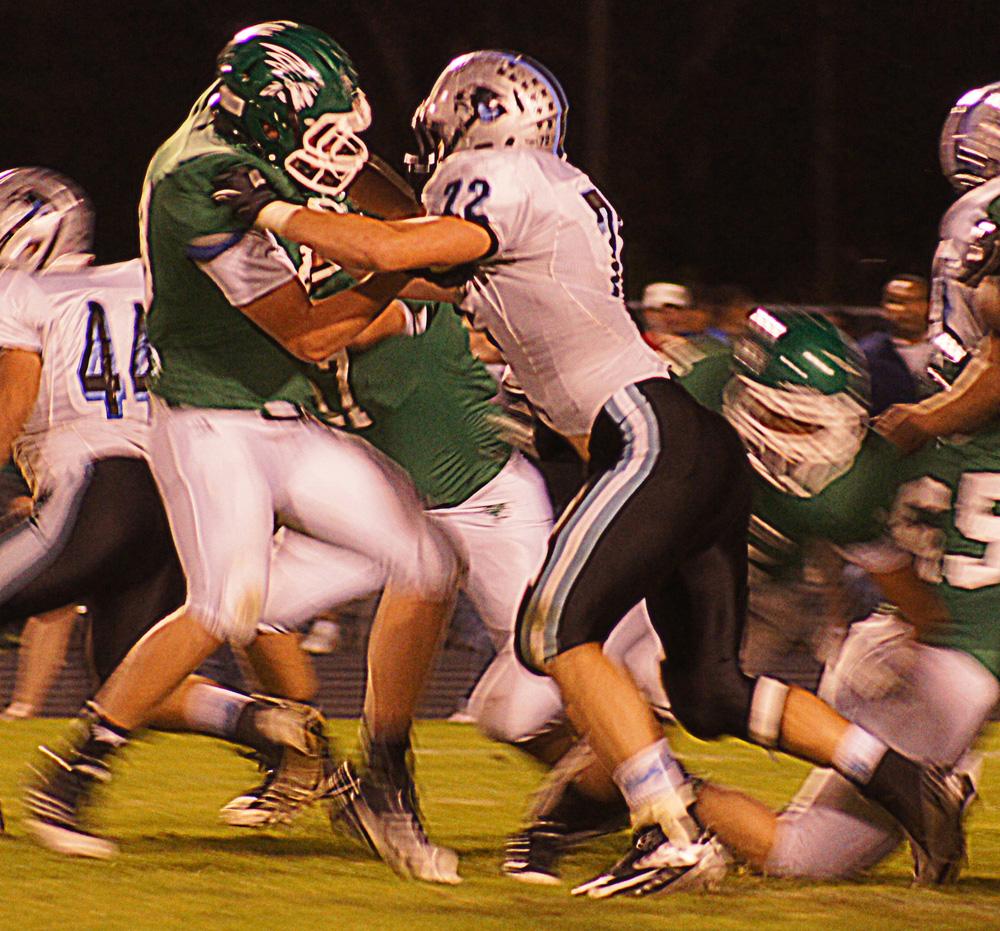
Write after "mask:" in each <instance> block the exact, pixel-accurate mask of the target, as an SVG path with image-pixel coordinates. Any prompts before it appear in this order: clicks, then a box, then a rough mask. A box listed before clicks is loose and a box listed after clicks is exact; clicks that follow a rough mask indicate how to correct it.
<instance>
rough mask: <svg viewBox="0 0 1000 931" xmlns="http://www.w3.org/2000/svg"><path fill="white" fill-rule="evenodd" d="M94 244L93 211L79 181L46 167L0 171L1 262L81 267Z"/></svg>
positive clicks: (21, 265) (35, 267) (18, 265)
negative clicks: (78, 183)
mask: <svg viewBox="0 0 1000 931" xmlns="http://www.w3.org/2000/svg"><path fill="white" fill-rule="evenodd" d="M93 242H94V210H93V207H91V204H90V200H89V198H88V197H87V195H86V194H85V193H84V192H83V190H82V189H81V188H80V187H79V186H78V185H77V184H76V182H75V181H71V180H70V179H69V178H67V177H66V176H65V175H61V174H59V173H58V172H56V171H52V170H51V169H48V168H11V169H9V170H7V171H4V172H0V266H6V265H10V266H14V267H16V268H20V269H24V270H25V271H29V272H37V271H42V270H47V269H52V268H60V267H66V268H69V267H77V266H79V265H81V264H85V263H86V262H88V261H90V259H91V258H92V256H91V253H92V252H93Z"/></svg>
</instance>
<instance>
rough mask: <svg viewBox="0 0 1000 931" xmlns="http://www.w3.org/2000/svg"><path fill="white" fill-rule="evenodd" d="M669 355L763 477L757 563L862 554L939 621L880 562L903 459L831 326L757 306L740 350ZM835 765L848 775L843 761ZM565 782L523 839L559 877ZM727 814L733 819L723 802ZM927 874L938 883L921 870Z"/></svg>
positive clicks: (754, 548) (907, 604) (909, 602)
mask: <svg viewBox="0 0 1000 931" xmlns="http://www.w3.org/2000/svg"><path fill="white" fill-rule="evenodd" d="M661 352H662V353H663V355H664V358H666V360H667V361H668V363H669V364H670V367H671V371H672V372H673V373H674V374H675V375H676V377H677V378H678V379H679V380H680V382H681V383H682V384H683V385H684V386H685V388H686V389H687V390H688V391H689V392H690V393H692V395H693V396H694V397H695V398H696V399H697V400H699V401H700V402H701V403H703V404H704V405H706V406H707V407H710V408H713V409H721V410H722V411H723V412H724V413H725V415H726V417H727V419H728V420H729V421H730V423H732V424H733V425H734V426H735V427H736V429H737V431H738V432H739V433H740V435H741V438H742V439H743V442H744V446H745V447H746V449H747V454H748V457H749V459H750V462H751V464H752V466H753V470H754V483H753V514H752V517H751V523H750V534H749V546H750V555H751V560H752V561H753V562H754V563H755V564H756V565H758V566H759V567H761V568H762V569H763V570H765V571H766V572H768V573H775V574H783V573H787V572H788V571H789V569H790V567H792V566H794V565H796V564H797V563H798V562H799V561H800V560H801V558H802V554H803V551H804V549H805V547H806V546H807V544H809V543H810V542H811V541H814V540H821V539H822V540H827V541H830V542H832V543H834V544H836V545H838V546H839V547H841V548H844V549H846V548H847V547H849V546H852V545H853V546H856V547H857V548H858V549H859V551H860V555H859V558H860V557H865V558H867V560H868V568H869V569H870V570H871V571H872V572H873V574H874V575H875V576H876V578H877V580H878V582H879V584H880V585H881V586H882V587H883V589H885V590H886V592H887V594H889V595H890V597H895V598H896V599H897V600H898V601H899V603H900V605H901V607H902V608H904V609H905V610H906V611H907V613H908V615H909V614H912V615H913V616H915V617H917V618H919V619H920V621H921V623H924V622H926V621H927V618H928V617H933V616H936V615H935V614H934V612H935V610H936V609H937V607H938V605H937V602H936V601H934V600H933V599H928V598H927V595H926V591H925V590H924V588H923V586H920V585H919V584H917V585H916V586H915V587H914V586H913V584H912V583H913V582H915V581H916V580H915V579H913V578H912V576H910V575H908V573H907V572H906V570H905V569H904V567H903V566H902V565H901V564H900V561H899V560H898V559H893V558H891V557H890V558H886V559H885V560H884V561H883V562H882V563H880V564H873V562H872V558H871V547H870V544H871V543H872V542H873V541H877V540H878V539H879V538H880V536H881V534H882V532H883V527H884V524H883V521H882V520H880V517H879V515H880V514H882V515H883V516H884V514H885V513H886V512H887V510H888V507H889V505H890V504H891V501H892V498H893V495H894V493H895V489H896V487H897V484H898V481H899V475H900V462H901V460H902V456H901V454H900V453H899V452H898V451H897V450H896V449H895V447H893V446H892V445H891V444H890V443H888V442H887V441H885V440H884V439H883V438H881V437H880V436H878V435H877V434H876V433H874V432H871V431H868V430H867V428H866V422H867V415H866V410H867V408H866V398H867V390H868V386H867V373H866V371H865V367H864V357H863V356H861V354H860V353H859V352H858V351H857V349H856V348H855V347H854V346H853V344H852V343H851V342H850V341H849V340H848V339H847V338H846V337H844V336H843V335H842V334H841V333H840V332H839V331H838V330H837V328H836V327H834V326H833V324H831V323H830V322H829V321H827V320H826V319H824V318H823V317H821V316H820V315H818V314H815V313H808V312H805V313H804V312H797V311H793V310H786V309H765V308H757V309H756V310H755V311H754V312H753V313H752V314H751V315H750V318H749V320H748V327H747V332H746V335H745V336H743V337H742V338H741V339H740V340H738V341H737V343H736V344H735V346H734V347H733V348H732V349H730V347H728V346H726V345H724V344H722V343H719V342H718V341H713V340H700V341H698V342H697V343H693V342H691V341H687V340H677V341H670V342H667V343H665V344H664V346H663V347H661ZM667 663H668V665H669V657H668V660H667ZM839 710H841V711H843V709H839ZM845 717H847V718H848V720H851V721H855V718H854V717H853V716H851V715H849V714H845ZM858 723H859V724H860V725H861V727H866V725H865V724H864V722H858ZM859 733H864V731H859ZM835 762H836V763H837V765H838V766H839V767H841V768H843V767H844V762H843V760H839V761H836V760H835ZM594 769H595V766H594V765H591V766H590V767H589V768H588V769H587V770H585V773H584V775H583V777H582V781H583V782H585V784H586V785H587V786H589V787H590V788H589V791H591V792H593V791H594V787H595V786H597V785H599V779H598V777H597V776H596V774H595V772H594ZM558 775H559V777H560V778H563V779H564V782H566V784H567V785H568V791H559V790H554V791H552V792H551V793H550V794H549V795H548V796H547V797H546V798H545V799H544V802H543V805H542V807H541V808H540V809H538V810H536V811H535V812H533V814H532V818H533V823H531V824H529V825H528V827H527V828H526V829H525V830H524V831H523V832H522V835H521V843H522V844H527V845H530V846H531V847H532V848H533V849H532V850H531V852H530V854H529V857H531V858H533V859H534V860H535V862H536V869H535V873H540V874H546V873H547V874H548V875H555V867H556V864H557V861H558V855H559V854H560V853H561V849H560V845H559V844H558V843H556V842H554V841H553V838H557V839H558V834H559V832H560V830H561V831H562V833H563V834H565V835H572V834H573V833H575V831H574V826H573V825H572V824H566V822H567V821H569V820H570V818H572V817H573V814H574V812H576V811H579V810H580V809H581V808H582V805H583V803H582V801H581V799H580V789H579V781H581V780H580V777H579V776H576V775H574V773H573V771H572V770H571V769H565V770H561V771H560V772H559V774H558ZM838 778H843V777H838ZM574 779H575V780H578V781H577V782H573V780H574ZM844 781H845V782H846V781H847V780H846V779H845V780H844ZM952 781H953V782H956V785H955V786H954V789H955V791H956V792H958V791H959V790H960V788H961V787H960V786H959V785H958V784H957V780H952ZM848 784H849V783H848ZM867 804H870V803H867ZM720 807H722V808H723V809H724V810H727V813H728V809H726V802H725V800H723V803H722V804H721V806H720ZM872 807H877V806H872ZM698 813H699V816H700V809H699V812H698ZM886 820H891V819H886ZM708 823H709V825H710V826H713V827H714V822H708ZM560 825H563V827H562V828H560V827H559V826H560ZM563 849H564V848H563ZM921 874H922V875H923V876H924V877H925V881H934V878H935V877H933V876H928V875H927V873H926V871H925V870H924V869H923V867H921ZM659 883H660V878H659V877H657V876H653V875H652V874H651V875H650V877H649V885H648V886H646V887H644V888H646V891H649V892H652V891H655V890H656V889H657V888H659ZM580 888H581V889H586V888H587V887H586V885H585V886H583V887H580Z"/></svg>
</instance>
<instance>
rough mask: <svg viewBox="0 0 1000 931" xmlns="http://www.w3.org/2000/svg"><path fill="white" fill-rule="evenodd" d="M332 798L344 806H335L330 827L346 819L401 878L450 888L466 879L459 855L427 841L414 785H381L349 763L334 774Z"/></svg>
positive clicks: (353, 831)
mask: <svg viewBox="0 0 1000 931" xmlns="http://www.w3.org/2000/svg"><path fill="white" fill-rule="evenodd" d="M331 796H332V797H334V798H335V799H337V801H338V802H339V804H334V805H332V806H331V808H330V821H331V823H332V824H333V825H334V826H336V824H337V821H341V822H342V823H343V824H344V825H345V826H346V828H347V829H348V831H349V832H350V833H351V834H352V835H353V836H354V837H356V838H357V839H359V840H360V841H362V842H363V843H364V844H366V845H367V846H368V847H369V848H370V849H371V851H372V852H373V853H375V855H376V856H378V857H380V858H381V859H382V860H384V861H385V862H386V863H387V864H388V865H389V866H390V867H391V868H392V869H393V870H394V871H395V872H396V873H397V874H398V875H400V876H402V877H404V878H406V879H420V880H423V881H424V882H434V883H445V884H448V885H454V884H456V883H460V882H461V881H462V879H461V877H460V876H459V875H458V854H457V853H455V851H454V850H450V849H449V848H447V847H439V846H438V845H437V844H433V843H431V842H430V840H428V838H427V834H426V832H425V831H424V827H423V824H422V823H421V821H420V812H419V809H418V806H417V797H416V789H415V787H414V785H413V782H412V781H410V782H409V783H408V785H406V786H402V787H400V786H392V785H382V784H379V783H376V782H375V781H373V780H371V779H370V778H367V777H362V776H359V775H358V774H357V773H356V772H355V770H354V767H353V766H352V765H351V764H350V763H349V762H345V763H343V764H342V765H341V766H340V768H339V769H338V770H337V772H336V774H335V777H334V782H333V785H332V787H331Z"/></svg>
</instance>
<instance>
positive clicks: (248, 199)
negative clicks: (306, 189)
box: [212, 165, 281, 227]
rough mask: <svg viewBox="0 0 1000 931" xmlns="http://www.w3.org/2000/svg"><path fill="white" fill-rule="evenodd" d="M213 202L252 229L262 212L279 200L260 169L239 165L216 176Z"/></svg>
mask: <svg viewBox="0 0 1000 931" xmlns="http://www.w3.org/2000/svg"><path fill="white" fill-rule="evenodd" d="M212 200H214V201H215V202H216V203H219V204H226V205H227V206H228V207H230V208H231V209H232V211H233V213H235V214H236V216H237V217H239V219H240V220H242V221H243V222H244V223H246V225H247V226H251V227H252V226H253V225H254V222H255V221H256V219H257V215H258V214H259V213H260V212H261V210H263V209H264V208H265V207H266V206H267V205H268V204H271V203H274V202H275V201H277V200H281V197H280V196H279V195H278V193H277V191H275V190H274V188H273V187H271V184H270V182H269V181H268V180H267V178H265V177H264V175H263V174H262V173H261V172H260V170H259V169H257V168H251V167H250V166H249V165H238V166H237V167H236V168H228V169H226V171H222V172H220V173H219V174H217V175H216V176H215V193H214V194H213V195H212Z"/></svg>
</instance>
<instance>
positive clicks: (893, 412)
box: [872, 404, 935, 453]
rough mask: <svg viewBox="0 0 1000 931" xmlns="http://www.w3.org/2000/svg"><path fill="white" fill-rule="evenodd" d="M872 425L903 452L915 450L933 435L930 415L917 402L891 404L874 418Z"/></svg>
mask: <svg viewBox="0 0 1000 931" xmlns="http://www.w3.org/2000/svg"><path fill="white" fill-rule="evenodd" d="M872 426H873V427H874V428H875V431H876V432H877V433H880V434H881V435H882V436H884V437H885V438H886V439H887V440H888V441H889V442H890V443H894V444H895V445H896V446H898V447H899V448H900V449H901V450H902V451H903V452H904V453H912V452H916V450H918V449H920V447H921V446H923V445H924V444H925V443H927V441H928V440H931V439H933V438H934V436H935V433H934V431H933V430H932V429H931V423H930V417H929V415H928V414H927V413H925V412H924V411H922V410H921V409H920V405H919V404H893V406H892V407H890V408H887V409H886V411H885V412H884V413H883V414H881V415H880V416H879V417H877V418H876V419H875V422H874V424H873V425H872Z"/></svg>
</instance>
